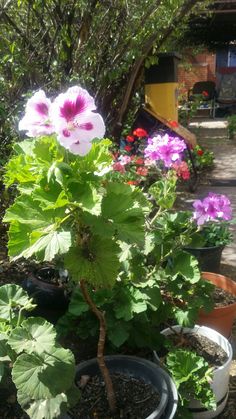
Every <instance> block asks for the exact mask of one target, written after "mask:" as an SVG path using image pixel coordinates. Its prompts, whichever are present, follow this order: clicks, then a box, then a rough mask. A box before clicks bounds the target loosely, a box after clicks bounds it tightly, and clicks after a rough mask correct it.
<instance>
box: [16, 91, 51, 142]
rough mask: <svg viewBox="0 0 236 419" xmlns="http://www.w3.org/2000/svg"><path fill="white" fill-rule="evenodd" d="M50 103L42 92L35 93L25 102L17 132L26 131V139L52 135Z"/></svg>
mask: <svg viewBox="0 0 236 419" xmlns="http://www.w3.org/2000/svg"><path fill="white" fill-rule="evenodd" d="M50 108H51V101H50V99H48V98H47V97H46V95H45V92H44V91H43V90H39V91H38V92H36V93H35V94H34V95H33V96H32V97H31V98H30V99H29V100H28V102H27V104H26V109H25V116H24V117H23V118H22V119H21V120H20V122H19V130H20V131H27V132H26V135H28V137H39V136H40V135H49V134H52V133H53V132H54V131H55V130H54V127H53V125H52V123H51V121H50Z"/></svg>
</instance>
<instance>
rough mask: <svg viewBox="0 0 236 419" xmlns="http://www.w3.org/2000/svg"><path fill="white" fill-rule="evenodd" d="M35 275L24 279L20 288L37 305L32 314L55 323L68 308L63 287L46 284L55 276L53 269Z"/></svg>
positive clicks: (46, 269)
mask: <svg viewBox="0 0 236 419" xmlns="http://www.w3.org/2000/svg"><path fill="white" fill-rule="evenodd" d="M37 274H38V275H37V277H36V276H34V275H30V276H29V277H27V278H25V280H24V281H23V283H22V287H23V288H24V290H25V291H27V293H28V294H29V295H30V296H31V297H33V298H34V302H35V303H36V304H37V308H36V309H35V310H34V312H33V314H34V315H37V316H42V317H45V318H46V319H47V320H49V321H51V322H53V323H55V322H56V321H57V320H58V319H59V317H61V316H62V315H63V314H64V313H65V312H66V310H67V308H68V305H69V298H68V295H67V294H66V290H65V287H64V286H63V285H56V284H53V283H50V282H47V279H48V280H49V279H50V277H51V278H53V277H55V275H56V274H57V272H56V270H55V269H54V268H42V269H41V270H40V271H38V273H37ZM40 278H41V279H40ZM31 313H32V312H31Z"/></svg>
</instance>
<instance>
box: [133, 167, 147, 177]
mask: <svg viewBox="0 0 236 419" xmlns="http://www.w3.org/2000/svg"><path fill="white" fill-rule="evenodd" d="M136 173H137V174H138V175H140V176H147V174H148V169H147V168H146V167H138V168H137V170H136Z"/></svg>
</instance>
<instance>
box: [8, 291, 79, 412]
mask: <svg viewBox="0 0 236 419" xmlns="http://www.w3.org/2000/svg"><path fill="white" fill-rule="evenodd" d="M34 308H35V304H33V301H32V299H30V298H29V296H28V294H27V293H26V292H25V291H24V290H23V289H22V288H21V287H20V286H18V285H15V284H6V285H3V286H1V287H0V324H1V327H0V385H1V391H3V389H4V388H5V387H6V391H5V393H6V394H7V396H6V399H7V398H9V396H11V397H12V393H10V394H9V393H8V387H9V381H10V382H11V378H12V380H13V383H14V384H15V386H16V390H17V399H18V402H19V404H20V405H21V406H22V408H23V409H24V410H25V411H26V412H27V414H28V415H29V416H30V418H32V419H36V418H38V417H39V416H38V412H39V411H40V417H42V418H45V419H52V418H55V417H59V416H60V414H61V413H63V412H65V410H66V407H67V406H72V405H73V403H76V402H77V401H78V399H79V390H78V389H77V388H76V386H75V385H74V379H75V373H76V370H75V359H74V355H73V354H72V352H71V351H70V350H68V349H64V348H62V347H61V346H60V345H59V343H58V341H57V339H56V331H55V328H54V327H53V325H52V324H51V323H49V322H47V321H46V320H45V319H43V318H41V317H27V318H26V314H27V313H29V312H32V310H33V309H34ZM13 392H14V391H13ZM13 397H14V395H13ZM13 400H14V399H13Z"/></svg>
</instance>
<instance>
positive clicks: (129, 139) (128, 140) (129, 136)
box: [126, 135, 134, 143]
mask: <svg viewBox="0 0 236 419" xmlns="http://www.w3.org/2000/svg"><path fill="white" fill-rule="evenodd" d="M126 141H127V142H128V143H133V142H134V137H133V135H127V137H126Z"/></svg>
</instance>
